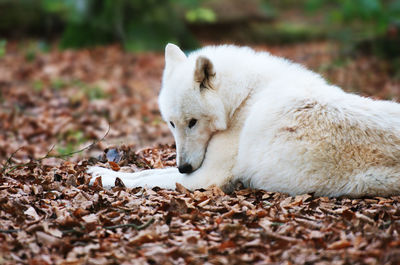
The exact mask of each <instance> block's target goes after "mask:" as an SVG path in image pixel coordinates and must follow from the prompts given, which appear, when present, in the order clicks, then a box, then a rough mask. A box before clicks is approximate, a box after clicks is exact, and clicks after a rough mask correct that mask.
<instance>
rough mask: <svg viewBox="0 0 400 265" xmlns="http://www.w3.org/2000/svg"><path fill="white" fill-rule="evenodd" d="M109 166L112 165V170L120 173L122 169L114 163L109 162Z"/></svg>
mask: <svg viewBox="0 0 400 265" xmlns="http://www.w3.org/2000/svg"><path fill="white" fill-rule="evenodd" d="M108 164H109V165H110V167H111V169H112V170H114V171H119V170H120V167H119V165H118V164H117V163H115V162H114V161H108Z"/></svg>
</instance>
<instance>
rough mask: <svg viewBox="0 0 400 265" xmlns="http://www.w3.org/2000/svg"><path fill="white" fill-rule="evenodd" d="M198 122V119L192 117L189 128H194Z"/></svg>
mask: <svg viewBox="0 0 400 265" xmlns="http://www.w3.org/2000/svg"><path fill="white" fill-rule="evenodd" d="M196 123H197V120H196V119H191V120H190V121H189V128H192V127H193V126H195V125H196Z"/></svg>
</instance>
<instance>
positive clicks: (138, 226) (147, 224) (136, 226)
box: [104, 218, 154, 230]
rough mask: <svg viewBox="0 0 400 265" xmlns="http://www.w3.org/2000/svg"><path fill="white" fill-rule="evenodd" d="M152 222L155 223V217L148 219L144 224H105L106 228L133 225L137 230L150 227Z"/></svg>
mask: <svg viewBox="0 0 400 265" xmlns="http://www.w3.org/2000/svg"><path fill="white" fill-rule="evenodd" d="M152 223H154V218H151V219H150V220H149V221H147V222H146V223H144V224H142V225H136V224H133V223H130V224H120V225H113V226H105V227H104V229H109V230H112V229H117V228H123V227H133V228H134V229H136V230H142V229H145V228H146V227H148V226H149V225H151V224H152Z"/></svg>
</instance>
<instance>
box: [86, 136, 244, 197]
mask: <svg viewBox="0 0 400 265" xmlns="http://www.w3.org/2000/svg"><path fill="white" fill-rule="evenodd" d="M238 138H239V137H238V134H237V133H232V132H229V131H224V132H220V133H216V134H215V135H214V136H213V137H212V138H211V140H210V142H209V144H208V147H207V152H206V154H205V158H204V161H203V164H202V166H201V167H200V168H199V169H197V170H196V171H194V172H192V173H190V174H181V173H179V171H178V169H177V168H165V169H150V170H144V171H141V172H136V173H124V172H116V171H113V170H110V169H106V168H102V167H90V168H89V169H88V171H87V172H88V173H89V174H91V175H92V176H93V178H92V179H91V180H90V184H91V185H92V184H93V183H94V181H95V179H96V177H98V176H101V177H102V183H103V187H105V188H111V187H114V186H115V179H116V178H117V177H118V178H120V179H121V180H122V182H123V183H124V184H125V186H126V187H128V188H134V187H148V188H153V187H160V188H165V189H175V183H180V184H182V185H183V186H184V187H185V188H187V189H190V190H194V189H200V188H207V187H209V186H211V185H217V186H219V187H222V186H224V185H225V184H227V183H228V182H229V181H230V180H231V178H232V168H233V166H234V164H235V163H236V158H237V155H236V154H237V146H238Z"/></svg>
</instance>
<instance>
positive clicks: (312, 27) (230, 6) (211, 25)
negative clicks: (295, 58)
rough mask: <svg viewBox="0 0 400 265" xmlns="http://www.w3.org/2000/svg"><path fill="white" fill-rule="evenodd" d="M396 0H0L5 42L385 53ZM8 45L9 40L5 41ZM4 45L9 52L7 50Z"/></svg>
mask: <svg viewBox="0 0 400 265" xmlns="http://www.w3.org/2000/svg"><path fill="white" fill-rule="evenodd" d="M399 29H400V1H399V0H352V1H347V0H299V1H292V0H280V1H279V0H181V1H178V0H1V1H0V34H1V36H2V39H3V40H2V43H3V44H2V46H3V47H4V45H5V44H4V42H5V41H6V40H7V39H8V38H11V39H21V38H27V37H30V38H36V39H40V40H41V41H42V43H41V48H42V49H46V46H48V45H49V42H52V41H54V40H57V41H58V44H59V47H60V48H64V49H65V48H82V47H92V46H97V45H105V44H110V43H116V42H118V43H120V44H121V45H122V46H123V47H124V49H125V50H127V51H144V50H160V49H162V48H163V47H164V45H165V43H167V42H173V43H177V44H179V45H181V46H182V47H183V48H185V49H192V48H196V47H198V46H199V45H200V44H201V43H202V42H204V41H212V42H235V43H242V44H249V43H253V44H254V43H273V44H288V43H295V42H304V41H312V40H322V39H329V40H334V41H339V42H342V43H343V44H346V45H349V46H352V47H346V48H359V49H360V50H365V51H369V52H374V53H377V54H379V55H381V56H387V58H392V56H394V55H398V52H399V49H400V48H399V46H400V45H399V33H398V31H399ZM3 49H4V48H3ZM3 53H4V52H3Z"/></svg>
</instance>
